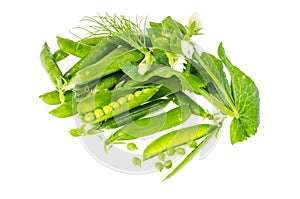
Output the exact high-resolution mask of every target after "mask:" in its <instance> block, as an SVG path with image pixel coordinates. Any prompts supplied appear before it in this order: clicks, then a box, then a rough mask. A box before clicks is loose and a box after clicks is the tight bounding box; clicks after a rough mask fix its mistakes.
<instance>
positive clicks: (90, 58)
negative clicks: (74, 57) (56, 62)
mask: <svg viewBox="0 0 300 199" xmlns="http://www.w3.org/2000/svg"><path fill="white" fill-rule="evenodd" d="M117 47H118V45H116V44H114V38H111V37H106V38H105V39H103V40H102V41H100V42H99V43H98V44H97V45H96V46H95V47H94V48H93V49H92V50H91V51H90V52H89V54H87V55H86V56H85V57H83V58H82V59H80V60H79V61H78V62H77V63H76V64H75V65H74V66H73V67H71V68H70V69H69V70H68V71H67V72H66V73H65V74H64V78H65V79H66V80H70V79H71V78H72V77H73V76H74V74H75V73H77V72H78V71H79V70H80V69H83V68H85V67H87V66H89V65H91V64H94V63H96V62H97V61H99V60H100V59H102V58H103V57H104V56H105V55H107V54H108V53H110V52H111V51H112V50H114V49H116V48H117Z"/></svg>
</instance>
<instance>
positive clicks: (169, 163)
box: [164, 160, 172, 169]
mask: <svg viewBox="0 0 300 199" xmlns="http://www.w3.org/2000/svg"><path fill="white" fill-rule="evenodd" d="M164 166H165V168H166V169H170V168H171V167H172V161H171V160H167V161H165V163H164Z"/></svg>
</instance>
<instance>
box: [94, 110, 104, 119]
mask: <svg viewBox="0 0 300 199" xmlns="http://www.w3.org/2000/svg"><path fill="white" fill-rule="evenodd" d="M94 114H95V116H96V118H100V117H102V116H103V115H104V112H103V110H102V109H96V110H95V111H94Z"/></svg>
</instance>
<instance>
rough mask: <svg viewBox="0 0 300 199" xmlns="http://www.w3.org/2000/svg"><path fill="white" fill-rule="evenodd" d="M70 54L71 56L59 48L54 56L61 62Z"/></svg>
mask: <svg viewBox="0 0 300 199" xmlns="http://www.w3.org/2000/svg"><path fill="white" fill-rule="evenodd" d="M68 56H69V54H68V53H65V52H64V51H62V50H60V49H59V50H57V51H55V52H54V54H53V58H54V60H55V61H56V62H59V61H61V60H63V59H65V58H66V57H68Z"/></svg>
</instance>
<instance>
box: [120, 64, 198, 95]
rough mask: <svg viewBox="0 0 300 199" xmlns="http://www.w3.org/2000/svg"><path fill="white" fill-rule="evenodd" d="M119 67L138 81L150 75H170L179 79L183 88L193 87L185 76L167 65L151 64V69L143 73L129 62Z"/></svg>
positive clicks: (163, 76)
mask: <svg viewBox="0 0 300 199" xmlns="http://www.w3.org/2000/svg"><path fill="white" fill-rule="evenodd" d="M120 68H121V70H122V71H123V72H124V73H125V74H126V75H128V76H129V77H130V78H131V79H133V80H135V81H139V82H146V81H147V80H149V79H150V78H152V77H162V78H170V77H172V76H176V77H177V78H178V79H179V81H180V83H181V86H182V89H183V90H186V91H193V88H192V87H191V84H190V82H189V80H188V79H187V77H186V76H184V75H183V74H182V73H180V72H178V71H176V70H173V69H172V68H171V67H168V66H164V65H161V64H153V65H152V66H151V70H150V71H148V72H146V73H145V74H144V75H141V74H139V73H138V67H137V66H136V65H133V64H131V63H124V64H122V65H120Z"/></svg>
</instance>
